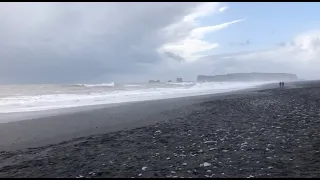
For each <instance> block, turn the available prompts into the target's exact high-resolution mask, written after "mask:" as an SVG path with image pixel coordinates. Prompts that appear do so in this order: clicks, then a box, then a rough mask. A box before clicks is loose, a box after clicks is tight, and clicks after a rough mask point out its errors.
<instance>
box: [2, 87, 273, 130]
mask: <svg viewBox="0 0 320 180" xmlns="http://www.w3.org/2000/svg"><path fill="white" fill-rule="evenodd" d="M276 87H277V83H267V84H263V85H259V86H257V87H251V88H245V89H240V90H234V91H228V92H220V93H213V94H204V95H191V96H184V97H175V98H168V99H155V100H145V101H132V102H121V103H110V104H97V105H86V106H77V107H67V108H58V109H49V110H39V111H26V112H10V113H0V125H1V124H2V123H10V122H15V121H24V120H32V119H39V118H46V117H51V116H60V115H66V114H74V113H78V112H88V111H92V110H97V109H105V108H110V107H119V106H123V105H127V104H136V103H143V102H156V101H168V100H181V99H199V98H206V97H212V96H225V95H229V94H235V93H243V92H249V91H256V90H259V89H268V88H276Z"/></svg>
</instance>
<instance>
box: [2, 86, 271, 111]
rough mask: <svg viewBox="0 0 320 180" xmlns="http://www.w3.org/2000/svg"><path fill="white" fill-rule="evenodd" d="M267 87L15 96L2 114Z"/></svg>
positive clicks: (4, 104)
mask: <svg viewBox="0 0 320 180" xmlns="http://www.w3.org/2000/svg"><path fill="white" fill-rule="evenodd" d="M265 83H266V82H250V83H241V82H232V83H196V84H194V85H192V86H175V87H161V88H158V87H157V88H154V87H153V88H135V89H130V90H125V91H124V90H114V91H96V92H95V91H90V92H89V93H86V94H83V93H82V94H81V93H79V94H77V93H73V94H62V93H61V94H45V95H37V96H11V97H3V98H0V107H1V108H0V113H12V112H28V111H40V110H50V109H60V108H68V107H79V106H88V105H99V104H112V103H121V102H134V101H146V100H156V99H168V98H177V97H186V96H195V95H204V94H214V93H221V92H229V91H234V90H240V89H245V88H250V87H254V86H258V85H262V84H265ZM113 84H114V83H113ZM93 87H95V86H93Z"/></svg>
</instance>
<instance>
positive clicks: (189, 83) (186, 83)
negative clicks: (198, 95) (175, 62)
mask: <svg viewBox="0 0 320 180" xmlns="http://www.w3.org/2000/svg"><path fill="white" fill-rule="evenodd" d="M167 84H172V85H180V86H190V85H194V84H195V83H194V82H167Z"/></svg>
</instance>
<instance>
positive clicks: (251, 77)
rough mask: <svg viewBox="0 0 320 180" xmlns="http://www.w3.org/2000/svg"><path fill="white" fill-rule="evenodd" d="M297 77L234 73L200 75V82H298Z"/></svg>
mask: <svg viewBox="0 0 320 180" xmlns="http://www.w3.org/2000/svg"><path fill="white" fill-rule="evenodd" d="M296 80H298V77H297V75H295V74H288V73H232V74H225V75H215V76H206V75H199V76H198V77H197V81H198V82H205V81H211V82H225V81H242V82H243V81H296Z"/></svg>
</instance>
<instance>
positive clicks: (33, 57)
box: [0, 2, 201, 83]
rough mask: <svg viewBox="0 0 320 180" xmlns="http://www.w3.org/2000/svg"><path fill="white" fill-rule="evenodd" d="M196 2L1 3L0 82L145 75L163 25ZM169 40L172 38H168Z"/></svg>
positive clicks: (155, 58) (157, 60)
mask: <svg viewBox="0 0 320 180" xmlns="http://www.w3.org/2000/svg"><path fill="white" fill-rule="evenodd" d="M199 5H201V3H194V2H190V3H171V2H170V3H105V2H101V3H58V2H52V3H32V4H30V3H2V4H1V7H0V24H1V27H0V38H1V42H0V55H1V59H0V76H1V78H0V81H1V82H14V83H22V82H24V83H63V82H83V81H86V82H87V81H93V80H99V81H108V80H113V79H111V78H109V77H112V78H114V77H116V76H117V75H119V74H121V75H122V76H125V75H127V76H128V77H132V76H130V75H132V74H140V76H142V74H148V73H150V72H152V70H153V68H154V67H156V66H157V64H161V62H162V61H163V60H162V56H161V54H159V53H158V51H157V49H158V48H159V47H161V46H162V45H163V44H165V43H167V42H169V40H168V37H167V36H165V35H164V34H163V33H162V29H164V28H166V27H168V26H170V25H172V24H175V23H177V22H180V21H183V19H184V18H185V17H186V16H188V15H189V14H191V13H192V12H193V11H194V9H195V7H198V6H199ZM173 39H174V38H173Z"/></svg>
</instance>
